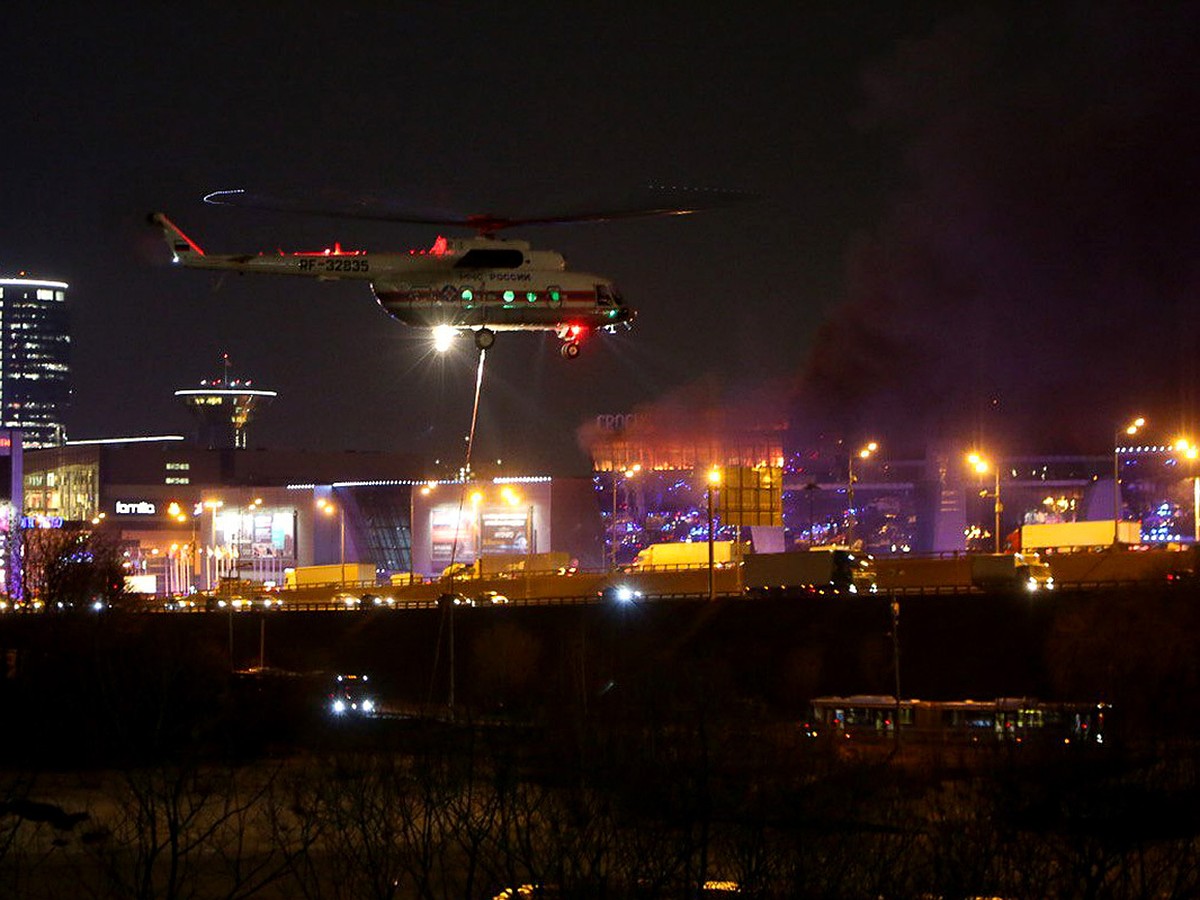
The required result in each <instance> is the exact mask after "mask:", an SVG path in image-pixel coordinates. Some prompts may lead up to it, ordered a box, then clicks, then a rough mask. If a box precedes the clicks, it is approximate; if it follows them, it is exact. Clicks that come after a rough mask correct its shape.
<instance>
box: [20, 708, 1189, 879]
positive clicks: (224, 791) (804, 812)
mask: <svg viewBox="0 0 1200 900" xmlns="http://www.w3.org/2000/svg"><path fill="white" fill-rule="evenodd" d="M597 737H598V736H597ZM608 737H612V736H611V735H610V736H608ZM624 737H625V739H626V740H630V741H632V746H631V745H629V744H627V745H626V746H624V747H620V748H614V747H612V746H611V745H609V746H607V747H605V746H604V745H603V744H602V742H597V743H596V744H594V745H592V746H591V748H590V749H589V751H588V753H587V754H584V755H579V756H574V757H567V758H563V757H561V756H558V755H557V753H556V754H555V758H554V760H553V762H552V763H550V764H547V761H546V760H544V759H539V754H540V752H541V751H542V750H545V749H546V748H544V747H541V748H539V747H536V746H531V745H523V746H517V745H514V744H512V743H510V742H508V741H507V740H504V739H503V738H499V739H498V738H497V737H496V736H494V735H493V736H485V733H484V731H482V730H476V729H464V730H461V731H453V732H445V731H440V730H438V731H434V730H428V731H425V732H422V733H421V734H420V735H418V736H417V737H416V738H415V739H413V740H411V741H410V746H409V747H408V749H407V750H405V751H404V752H388V753H378V752H371V753H362V752H350V751H344V752H337V753H331V754H328V755H313V756H305V757H303V758H294V759H291V760H288V761H286V762H282V763H279V762H276V763H259V764H256V765H254V766H252V767H246V768H229V767H222V766H211V765H206V766H190V765H182V764H173V765H157V766H151V767H146V768H139V769H132V770H129V771H128V772H125V773H123V774H120V775H116V774H110V775H107V776H105V777H103V778H98V779H96V780H95V781H93V783H91V784H90V785H88V787H87V790H81V789H80V787H79V786H78V785H76V784H66V785H65V784H64V783H63V782H62V780H61V779H59V780H57V781H56V782H54V783H53V785H52V784H51V782H48V781H46V780H45V778H44V777H43V779H42V780H40V781H33V782H31V781H29V780H27V779H26V780H20V779H12V780H10V781H9V783H8V786H7V787H8V790H7V794H6V795H5V796H4V797H3V799H0V895H2V896H14V897H23V898H40V897H59V896H66V895H68V894H69V895H71V896H81V897H106V898H107V897H113V898H125V897H128V898H145V900H149V898H160V897H161V898H187V897H206V898H210V897H227V898H249V897H263V898H275V897H304V898H312V900H326V898H328V900H341V898H346V900H349V898H355V900H357V898H388V900H391V898H426V900H432V898H450V897H454V898H467V900H476V898H481V897H482V898H487V897H493V896H497V895H499V894H500V893H501V892H502V891H503V890H504V889H505V888H515V887H516V886H519V885H523V884H529V885H540V886H542V890H543V894H542V895H543V896H555V897H572V898H575V897H580V898H634V897H637V898H685V897H698V896H702V895H703V896H709V897H719V896H721V894H720V893H719V892H718V890H717V884H718V883H720V882H736V883H737V885H738V886H739V894H738V896H744V897H762V898H784V897H829V898H856V897H862V898H875V897H889V898H906V897H931V896H936V897H970V896H996V897H1005V898H1054V897H1061V898H1092V897H1095V898H1100V897H1114V898H1125V897H1130V898H1142V897H1145V898H1151V897H1153V898H1185V897H1194V896H1197V895H1200V831H1198V827H1197V826H1198V821H1197V815H1196V813H1195V812H1194V810H1195V809H1196V808H1197V804H1196V803H1195V799H1196V797H1197V793H1198V790H1200V785H1197V783H1196V772H1197V769H1196V766H1195V762H1196V760H1188V761H1186V762H1184V761H1178V762H1177V763H1175V764H1171V765H1166V764H1161V763H1160V764H1151V765H1146V766H1140V765H1139V766H1114V765H1112V764H1111V761H1110V762H1106V763H1105V764H1104V765H1102V766H1099V767H1096V766H1091V765H1080V764H1079V761H1078V760H1075V761H1073V762H1070V763H1064V764H1060V763H1058V762H1054V761H1047V762H1045V763H1044V764H1042V765H1038V766H1033V767H1025V766H1021V767H1017V766H1007V765H1005V766H1000V767H999V768H997V769H994V770H991V771H988V772H987V773H986V776H983V775H981V774H980V773H978V772H976V773H974V774H964V773H962V772H958V773H950V772H948V771H945V770H943V771H941V772H939V773H936V774H933V773H924V774H920V775H918V774H913V773H912V772H911V771H909V772H906V770H905V769H904V768H903V767H898V766H894V765H891V766H889V765H885V764H881V763H880V761H879V760H865V761H864V760H845V759H839V758H838V757H837V756H836V755H827V754H811V753H809V754H800V755H799V756H798V757H797V758H796V761H795V765H794V766H793V767H791V768H790V769H789V768H781V767H779V766H778V765H777V763H776V761H774V760H772V761H771V764H770V766H769V767H764V766H761V765H759V763H760V762H761V763H766V762H767V760H766V759H765V758H762V756H761V754H756V753H755V751H754V746H753V742H752V741H748V742H746V743H744V744H743V749H744V750H746V751H748V752H749V753H750V756H751V758H752V759H751V762H750V763H748V767H746V768H743V769H742V770H739V767H738V766H736V765H734V764H733V760H730V759H728V758H725V757H724V753H725V748H722V747H720V746H718V745H717V744H714V743H712V742H710V741H708V740H707V739H706V738H705V736H704V733H703V729H698V730H692V731H690V732H688V733H686V734H684V733H675V734H673V735H670V736H667V737H665V738H664V737H663V736H661V735H660V736H658V737H657V738H656V739H655V740H654V741H653V742H651V741H650V740H649V738H648V736H647V738H646V739H643V740H640V741H639V740H638V739H636V738H632V736H630V735H625V736H624ZM631 765H636V766H637V768H630V766H631ZM55 797H57V798H58V799H59V800H61V801H63V804H61V805H60V804H59V803H55V802H51V800H54V799H55ZM65 798H74V800H73V802H75V803H77V804H79V808H69V803H68V802H67V801H66V800H65ZM79 798H83V799H82V801H81V800H80V799H79ZM705 884H708V885H709V887H710V889H709V891H708V893H703V892H702V890H701V886H702V885H705Z"/></svg>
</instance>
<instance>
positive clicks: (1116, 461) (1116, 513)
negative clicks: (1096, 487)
mask: <svg viewBox="0 0 1200 900" xmlns="http://www.w3.org/2000/svg"><path fill="white" fill-rule="evenodd" d="M1145 425H1146V420H1145V419H1144V418H1143V417H1142V416H1138V417H1137V418H1136V419H1134V420H1133V421H1132V422H1130V423H1129V424H1128V425H1126V426H1125V429H1124V431H1123V432H1122V431H1118V432H1117V437H1116V440H1115V441H1114V442H1113V546H1114V547H1117V546H1119V545H1120V543H1121V435H1122V434H1125V435H1126V436H1128V437H1133V436H1134V435H1135V434H1137V433H1138V431H1139V430H1140V429H1142V428H1144V427H1145Z"/></svg>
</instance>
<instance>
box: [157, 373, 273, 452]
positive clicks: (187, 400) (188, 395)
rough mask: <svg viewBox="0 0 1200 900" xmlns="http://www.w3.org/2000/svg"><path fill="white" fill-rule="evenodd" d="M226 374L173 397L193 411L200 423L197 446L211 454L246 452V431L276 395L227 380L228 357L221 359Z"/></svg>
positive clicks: (243, 381) (202, 382)
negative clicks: (222, 450)
mask: <svg viewBox="0 0 1200 900" xmlns="http://www.w3.org/2000/svg"><path fill="white" fill-rule="evenodd" d="M224 366H225V371H224V374H223V375H222V377H220V378H210V379H206V380H204V381H201V382H200V387H198V388H185V389H183V390H179V391H176V392H175V396H176V397H178V398H179V400H180V401H181V402H182V403H183V405H184V406H186V407H187V408H188V409H190V410H191V411H192V413H193V414H194V415H195V416H196V418H197V420H198V421H199V423H200V433H199V435H198V437H199V440H200V443H202V444H204V445H206V446H207V447H208V449H210V450H217V449H229V448H233V449H235V450H244V449H246V428H247V426H249V424H250V421H251V419H253V418H254V416H255V415H256V414H257V412H258V410H259V408H260V407H263V406H266V405H267V404H269V403H270V402H271V401H272V400H274V399H275V397H276V394H275V391H264V390H259V389H256V388H254V387H253V382H252V381H250V380H249V379H245V380H243V379H240V378H238V379H231V378H230V377H229V356H228V354H226V356H225V357H224Z"/></svg>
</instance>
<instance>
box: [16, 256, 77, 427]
mask: <svg viewBox="0 0 1200 900" xmlns="http://www.w3.org/2000/svg"><path fill="white" fill-rule="evenodd" d="M68 324H69V323H68V319H67V284H66V283H65V282H62V281H42V280H40V279H35V278H25V277H19V278H0V426H2V427H4V428H14V429H19V430H20V431H21V432H22V434H23V444H24V446H25V447H57V446H59V445H61V444H63V443H65V442H66V439H67V432H66V426H65V425H64V422H63V419H64V417H65V415H66V411H67V408H68V407H69V406H70V403H71V336H70V334H69V329H68Z"/></svg>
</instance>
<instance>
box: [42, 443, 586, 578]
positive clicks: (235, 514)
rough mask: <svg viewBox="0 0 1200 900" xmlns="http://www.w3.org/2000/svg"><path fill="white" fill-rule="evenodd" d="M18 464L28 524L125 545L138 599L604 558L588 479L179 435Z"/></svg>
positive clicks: (61, 450)
mask: <svg viewBox="0 0 1200 900" xmlns="http://www.w3.org/2000/svg"><path fill="white" fill-rule="evenodd" d="M25 460H26V464H25V466H24V473H23V480H22V488H23V490H24V509H25V513H26V516H25V519H26V521H27V522H28V526H27V527H72V526H81V527H88V525H89V523H90V526H91V527H93V528H98V529H100V530H101V532H103V533H106V534H108V535H110V536H112V537H113V538H115V539H116V540H118V541H119V542H120V545H121V547H122V548H123V552H124V554H125V559H126V565H127V569H128V570H129V573H130V574H131V575H135V576H141V578H140V579H139V581H138V582H137V584H138V585H139V586H138V587H137V588H136V589H137V590H139V591H144V592H147V593H160V594H185V593H189V592H191V591H193V590H211V589H213V588H215V587H216V586H218V585H219V584H220V582H221V581H222V579H228V578H238V579H244V580H249V581H252V582H258V583H267V582H274V583H279V582H282V581H283V580H284V573H285V571H286V570H287V569H289V568H294V567H297V566H307V565H314V564H318V565H321V564H335V563H339V562H344V563H346V564H350V563H356V564H368V565H372V566H374V567H375V569H376V571H377V573H378V574H379V575H380V576H381V577H383V576H386V575H390V574H397V573H407V574H410V575H417V576H424V577H429V576H434V575H438V574H440V573H441V572H442V570H443V569H444V568H445V567H446V566H447V565H449V564H451V563H452V562H468V563H469V562H472V561H474V560H475V559H478V558H482V559H483V560H484V563H485V565H486V564H487V563H488V561H489V560H491V561H500V560H504V559H508V558H510V557H512V556H513V555H514V554H516V555H522V554H532V553H541V552H546V551H561V552H564V553H567V554H568V555H569V556H570V557H571V558H572V559H574V560H575V561H576V562H577V563H578V564H579V565H582V566H585V567H592V566H597V565H599V564H600V562H601V558H600V551H599V518H598V516H597V513H596V509H595V502H594V499H593V497H592V493H591V485H590V481H589V480H588V479H553V480H552V479H550V478H548V477H544V476H543V477H538V476H526V477H516V476H514V477H508V478H494V479H487V480H476V481H472V482H469V483H464V482H458V481H449V482H448V481H438V480H435V479H429V478H428V477H427V476H426V474H425V473H424V471H423V468H422V466H421V465H420V463H419V461H418V460H417V458H416V457H414V456H412V455H409V454H403V453H386V452H318V451H298V450H240V449H234V448H227V449H223V450H212V449H208V448H207V447H204V446H202V445H199V444H195V443H192V442H190V441H187V440H185V439H183V438H182V437H180V436H158V437H145V438H118V439H109V440H97V441H74V442H71V443H69V444H67V445H65V446H62V447H56V448H45V449H41V450H36V451H31V452H30V453H28V454H26V455H25Z"/></svg>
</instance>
